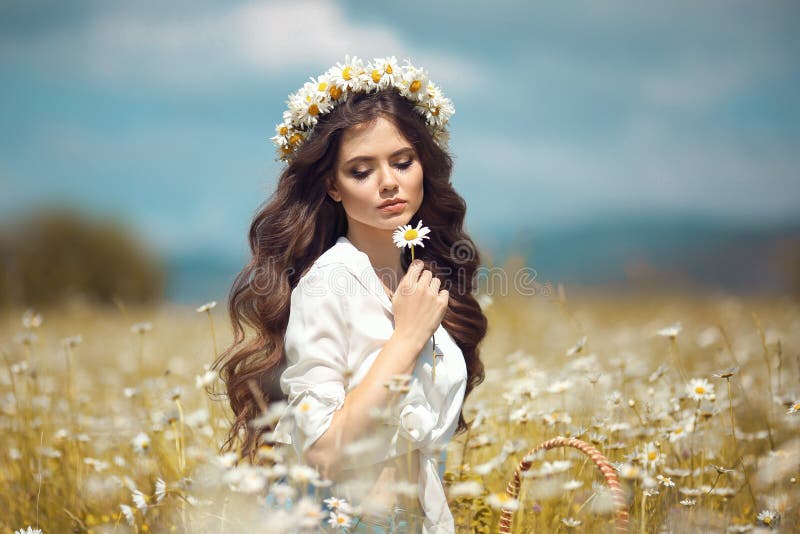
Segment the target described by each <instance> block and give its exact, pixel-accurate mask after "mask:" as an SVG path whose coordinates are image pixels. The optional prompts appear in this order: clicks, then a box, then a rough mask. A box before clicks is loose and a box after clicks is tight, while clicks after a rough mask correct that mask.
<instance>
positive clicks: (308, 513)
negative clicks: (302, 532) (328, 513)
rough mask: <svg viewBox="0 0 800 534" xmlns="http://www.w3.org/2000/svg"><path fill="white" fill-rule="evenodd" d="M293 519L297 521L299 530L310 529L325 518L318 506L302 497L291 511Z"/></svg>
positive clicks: (309, 498) (310, 499)
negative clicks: (295, 518)
mask: <svg viewBox="0 0 800 534" xmlns="http://www.w3.org/2000/svg"><path fill="white" fill-rule="evenodd" d="M292 511H293V512H294V515H295V517H297V519H298V521H299V523H300V524H299V527H300V528H301V529H311V528H314V527H316V526H317V525H318V524H319V523H320V521H322V519H323V518H324V517H325V514H324V512H323V511H322V509H321V508H320V506H319V504H317V502H316V501H314V499H313V498H311V497H308V496H306V497H302V498H301V499H300V500H299V501H297V504H295V505H294V508H293V509H292Z"/></svg>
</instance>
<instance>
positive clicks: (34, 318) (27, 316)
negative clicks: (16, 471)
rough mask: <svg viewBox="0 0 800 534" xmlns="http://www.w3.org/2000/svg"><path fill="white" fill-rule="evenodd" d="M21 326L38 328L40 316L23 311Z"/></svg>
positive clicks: (29, 311)
mask: <svg viewBox="0 0 800 534" xmlns="http://www.w3.org/2000/svg"><path fill="white" fill-rule="evenodd" d="M22 326H23V327H25V328H26V329H31V328H39V327H40V326H42V315H41V314H40V313H36V312H35V311H33V310H25V313H23V314H22ZM29 528H30V527H29Z"/></svg>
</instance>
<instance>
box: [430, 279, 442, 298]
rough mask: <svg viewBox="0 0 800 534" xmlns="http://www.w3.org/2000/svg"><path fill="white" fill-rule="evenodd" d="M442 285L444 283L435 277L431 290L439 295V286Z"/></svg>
mask: <svg viewBox="0 0 800 534" xmlns="http://www.w3.org/2000/svg"><path fill="white" fill-rule="evenodd" d="M441 284H442V281H441V280H439V279H438V278H436V277H435V276H434V277H433V279H432V280H431V285H430V288H431V289H432V290H433V292H434V294H438V293H439V286H440V285H441Z"/></svg>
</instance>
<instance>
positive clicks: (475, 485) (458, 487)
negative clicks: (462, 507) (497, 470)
mask: <svg viewBox="0 0 800 534" xmlns="http://www.w3.org/2000/svg"><path fill="white" fill-rule="evenodd" d="M448 493H449V495H450V496H451V497H454V498H455V497H461V496H468V497H478V496H479V495H481V494H483V484H481V483H480V482H478V481H477V480H468V481H466V482H458V483H456V484H453V485H452V486H450V491H449V492H448Z"/></svg>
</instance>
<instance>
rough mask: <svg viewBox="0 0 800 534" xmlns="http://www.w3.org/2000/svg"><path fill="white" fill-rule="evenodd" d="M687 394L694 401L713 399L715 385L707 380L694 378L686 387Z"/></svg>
mask: <svg viewBox="0 0 800 534" xmlns="http://www.w3.org/2000/svg"><path fill="white" fill-rule="evenodd" d="M686 393H687V394H688V395H689V396H690V397H691V398H692V399H694V400H696V401H699V400H703V399H711V396H712V395H714V385H713V384H711V383H709V381H708V380H706V379H705V378H692V379H691V380H690V381H689V384H688V385H687V386H686Z"/></svg>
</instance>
